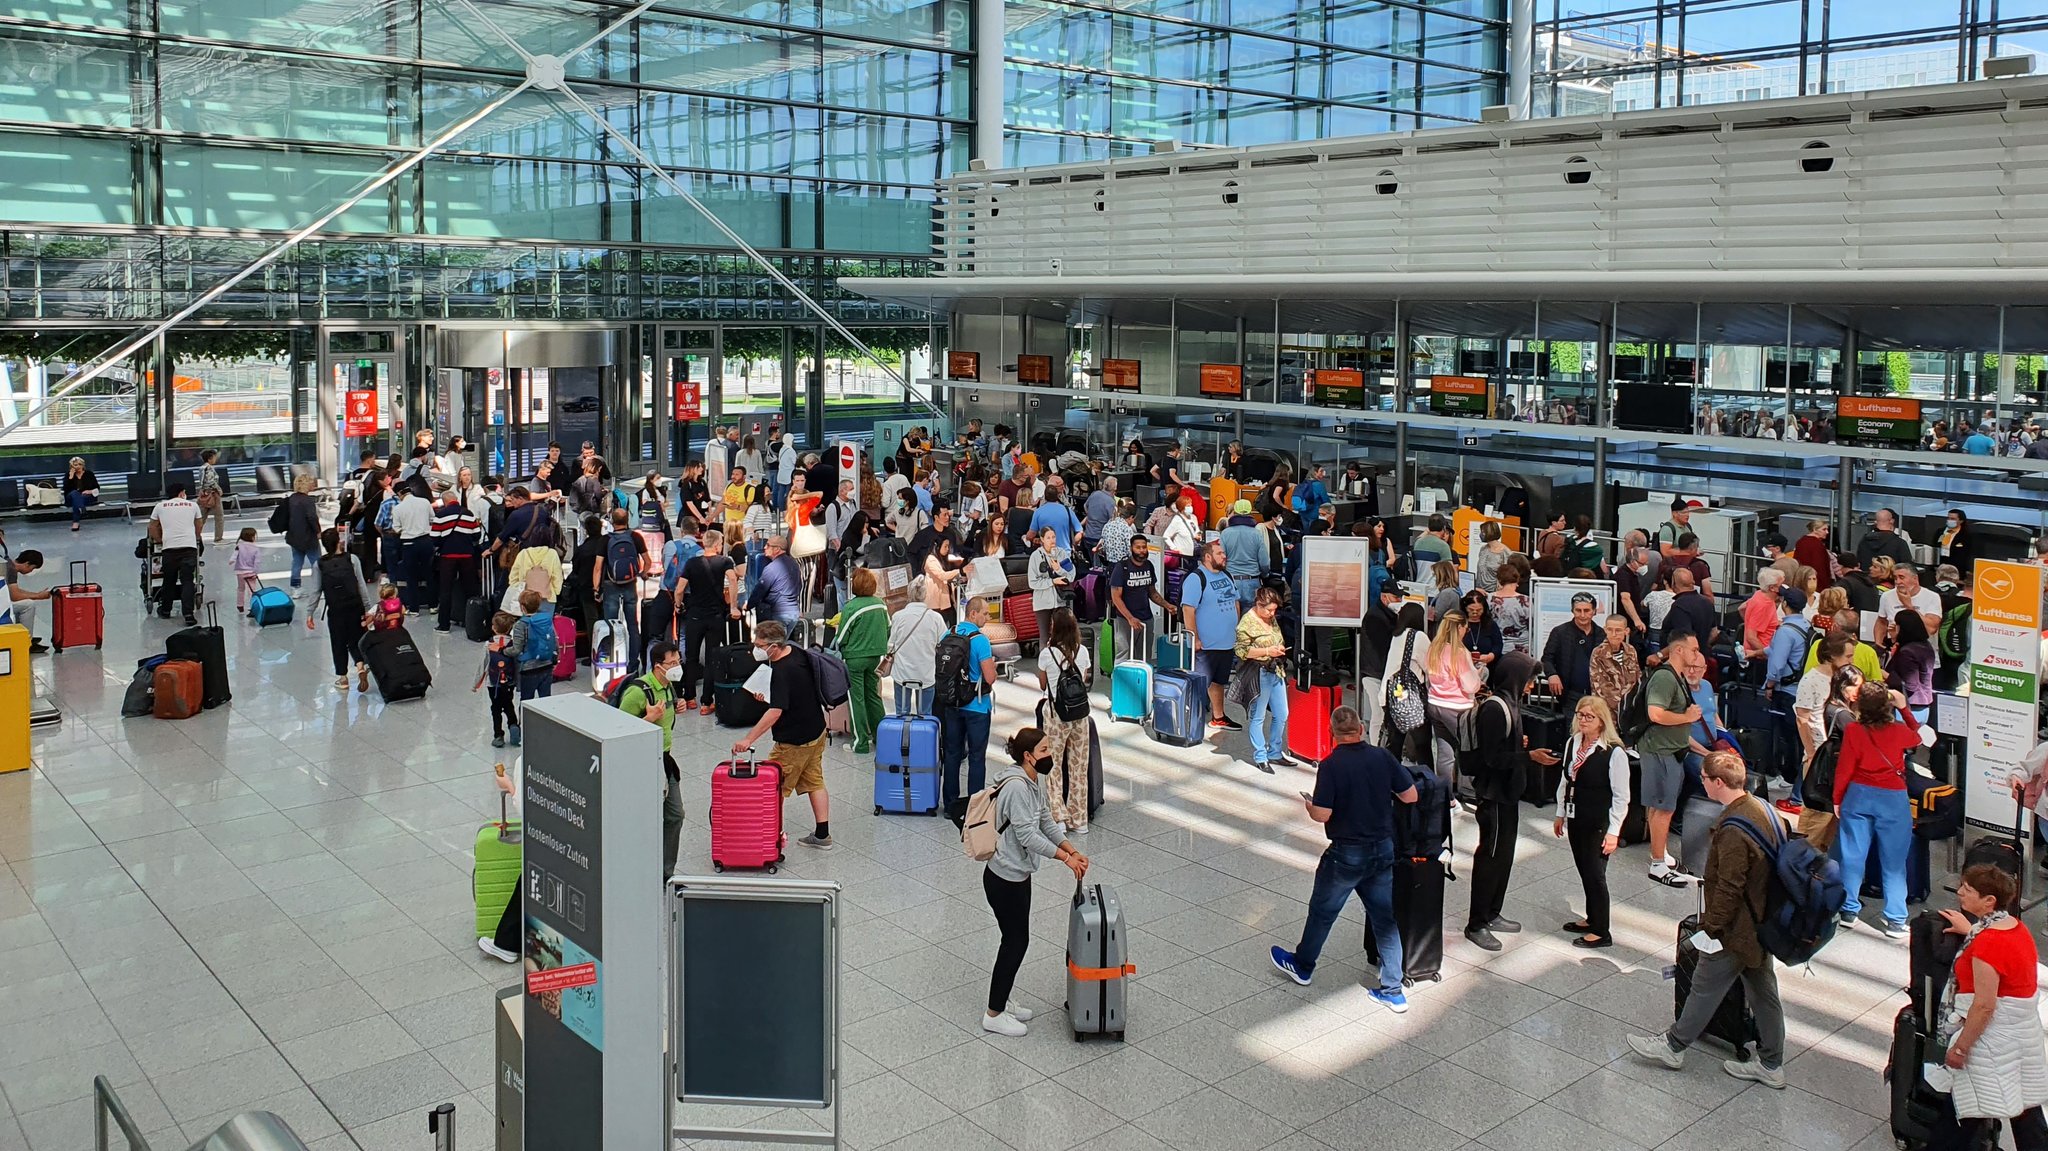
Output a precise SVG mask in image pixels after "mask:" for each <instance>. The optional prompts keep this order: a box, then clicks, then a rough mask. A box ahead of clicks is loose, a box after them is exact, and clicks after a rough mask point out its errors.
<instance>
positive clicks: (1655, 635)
mask: <svg viewBox="0 0 2048 1151" xmlns="http://www.w3.org/2000/svg"><path fill="white" fill-rule="evenodd" d="M1676 570H1677V568H1676V566H1675V565H1672V564H1665V565H1664V566H1662V567H1660V568H1658V569H1657V586H1656V587H1655V588H1654V589H1652V590H1651V591H1650V593H1649V594H1648V595H1645V596H1644V597H1643V623H1644V624H1645V625H1646V626H1647V627H1648V628H1649V629H1650V650H1651V651H1656V650H1657V649H1658V648H1660V647H1663V646H1664V621H1665V619H1667V618H1669V617H1670V615H1671V601H1672V599H1673V598H1675V597H1674V596H1673V595H1672V592H1671V573H1672V572H1673V571H1676Z"/></svg>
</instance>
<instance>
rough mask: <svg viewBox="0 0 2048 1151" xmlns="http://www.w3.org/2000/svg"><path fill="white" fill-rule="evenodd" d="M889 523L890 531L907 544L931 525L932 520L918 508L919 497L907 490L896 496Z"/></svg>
mask: <svg viewBox="0 0 2048 1151" xmlns="http://www.w3.org/2000/svg"><path fill="white" fill-rule="evenodd" d="M888 521H889V531H890V532H891V533H892V534H894V535H895V537H896V538H897V539H899V540H902V541H903V542H904V543H906V544H907V543H909V542H910V541H911V540H914V539H916V538H917V533H919V532H921V531H923V530H924V529H925V528H926V527H927V526H928V525H930V523H931V522H932V518H931V517H930V516H928V515H926V514H924V509H922V508H920V507H918V506H917V497H916V496H915V495H913V494H912V493H911V492H910V490H909V489H907V488H906V489H904V490H903V491H901V492H898V493H897V494H896V506H895V507H892V508H890V509H889V515H888Z"/></svg>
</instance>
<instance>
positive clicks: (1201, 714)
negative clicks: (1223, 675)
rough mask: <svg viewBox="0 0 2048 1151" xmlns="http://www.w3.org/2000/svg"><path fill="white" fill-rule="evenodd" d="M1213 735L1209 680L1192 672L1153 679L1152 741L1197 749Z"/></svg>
mask: <svg viewBox="0 0 2048 1151" xmlns="http://www.w3.org/2000/svg"><path fill="white" fill-rule="evenodd" d="M1208 732H1209V678H1208V677H1207V676H1203V675H1197V674H1195V673H1194V672H1189V671H1161V672H1158V673H1156V674H1154V675H1153V677H1152V738H1153V739H1156V740H1158V741H1159V742H1161V743H1164V744H1167V745H1170V746H1172V747H1193V746H1195V745H1196V744H1198V743H1201V742H1202V740H1203V738H1204V737H1205V736H1207V735H1208Z"/></svg>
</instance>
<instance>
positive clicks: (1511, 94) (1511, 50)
mask: <svg viewBox="0 0 2048 1151" xmlns="http://www.w3.org/2000/svg"><path fill="white" fill-rule="evenodd" d="M1535 69H1536V0H1508V87H1507V91H1506V92H1505V93H1503V96H1504V99H1503V100H1502V101H1501V102H1502V103H1504V104H1506V105H1507V106H1508V115H1509V117H1511V118H1513V119H1516V120H1526V119H1528V118H1529V94H1530V78H1531V76H1533V75H1534V73H1535Z"/></svg>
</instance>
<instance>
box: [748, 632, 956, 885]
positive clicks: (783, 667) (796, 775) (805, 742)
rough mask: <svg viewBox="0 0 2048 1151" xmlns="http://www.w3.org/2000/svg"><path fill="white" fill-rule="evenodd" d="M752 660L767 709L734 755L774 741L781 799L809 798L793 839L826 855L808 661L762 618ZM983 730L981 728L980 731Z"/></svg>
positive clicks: (813, 678) (819, 730) (818, 734)
mask: <svg viewBox="0 0 2048 1151" xmlns="http://www.w3.org/2000/svg"><path fill="white" fill-rule="evenodd" d="M754 659H755V661H756V662H758V663H762V664H766V665H767V667H768V694H767V696H766V697H757V698H762V699H763V702H765V703H766V704H767V705H768V710H767V711H765V712H763V713H762V714H761V718H760V719H758V720H756V721H755V722H754V726H753V727H752V728H750V729H748V731H747V733H746V734H745V735H743V736H741V737H740V738H739V739H738V740H736V741H735V742H734V743H733V745H732V752H733V754H734V755H750V754H752V752H753V747H754V743H755V741H757V740H759V739H760V738H761V736H762V735H763V734H766V733H767V732H769V731H771V730H772V731H773V732H774V733H775V742H774V744H773V745H771V746H770V747H769V748H768V758H769V759H772V760H774V761H775V762H776V763H778V764H780V765H781V766H782V798H784V799H788V798H789V797H790V796H792V795H797V794H803V795H808V796H810V797H811V814H812V815H813V816H816V817H817V820H818V829H817V830H816V831H815V832H813V833H811V834H810V835H806V836H804V837H803V838H802V839H799V840H797V842H798V843H801V844H803V845H804V846H805V847H815V848H818V849H819V850H821V851H830V850H832V848H833V847H834V846H835V845H834V844H833V842H832V822H831V821H832V808H831V806H830V801H829V800H828V799H827V797H826V795H825V708H824V704H823V703H822V702H820V699H819V696H818V677H817V674H816V672H815V671H814V670H813V668H812V666H811V657H810V656H808V655H806V654H805V653H804V652H802V651H801V650H799V649H797V648H795V647H792V646H790V642H789V633H788V632H787V631H786V630H784V628H783V626H782V624H781V623H779V622H777V621H775V620H772V619H771V620H767V621H764V622H763V623H761V624H760V625H759V626H757V627H755V628H754ZM984 730H986V729H984Z"/></svg>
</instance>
